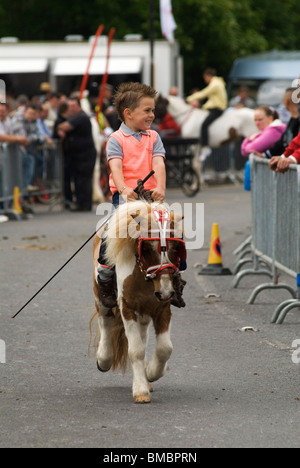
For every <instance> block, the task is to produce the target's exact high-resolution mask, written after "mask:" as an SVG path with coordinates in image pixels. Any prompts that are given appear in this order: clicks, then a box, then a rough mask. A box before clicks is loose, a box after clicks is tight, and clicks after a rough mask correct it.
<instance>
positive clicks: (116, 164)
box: [108, 158, 138, 201]
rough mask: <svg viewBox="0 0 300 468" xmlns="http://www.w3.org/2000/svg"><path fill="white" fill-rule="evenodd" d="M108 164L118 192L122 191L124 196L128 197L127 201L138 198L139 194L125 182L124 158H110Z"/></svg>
mask: <svg viewBox="0 0 300 468" xmlns="http://www.w3.org/2000/svg"><path fill="white" fill-rule="evenodd" d="M108 164H109V167H110V170H111V174H112V178H113V180H114V183H115V186H116V187H117V189H118V192H119V193H121V195H122V197H123V198H125V197H127V201H133V200H136V199H137V198H138V195H137V194H136V193H135V192H134V191H133V189H132V188H130V187H127V186H126V184H125V181H124V176H123V168H122V159H120V158H111V159H109V161H108Z"/></svg>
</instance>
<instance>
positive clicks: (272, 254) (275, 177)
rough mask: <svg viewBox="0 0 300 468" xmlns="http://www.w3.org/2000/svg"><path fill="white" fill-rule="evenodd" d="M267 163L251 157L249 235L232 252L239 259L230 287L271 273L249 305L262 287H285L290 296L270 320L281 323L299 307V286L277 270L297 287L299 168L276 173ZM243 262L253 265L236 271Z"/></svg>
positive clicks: (252, 295)
mask: <svg viewBox="0 0 300 468" xmlns="http://www.w3.org/2000/svg"><path fill="white" fill-rule="evenodd" d="M268 162H269V161H268V160H264V159H260V158H256V157H251V159H250V164H251V187H252V236H251V237H250V238H248V239H247V240H246V241H245V242H244V244H243V245H242V246H241V247H240V248H238V249H237V250H236V251H235V254H237V255H238V262H237V264H236V268H235V271H234V273H235V277H234V281H233V287H237V286H238V284H239V282H240V280H241V279H242V278H243V277H244V276H246V275H250V274H254V275H268V276H270V278H271V279H272V281H271V282H268V283H263V284H260V285H259V286H257V287H256V288H255V289H254V290H253V292H252V294H251V296H250V298H249V299H248V304H253V303H254V301H255V299H256V297H257V295H258V294H259V293H260V292H261V291H263V290H265V289H274V290H275V289H279V288H280V289H286V290H288V291H289V292H290V293H291V295H292V297H293V299H290V300H288V301H284V302H283V303H282V304H280V305H279V306H278V307H277V308H276V310H275V312H274V314H273V317H272V320H271V321H272V322H273V323H275V322H276V323H282V322H283V320H284V318H285V316H286V314H287V312H288V311H289V310H291V309H292V308H293V307H300V302H299V299H300V294H299V289H298V288H297V289H296V288H293V287H292V286H290V285H288V284H286V283H279V281H278V279H279V272H284V273H286V274H287V275H289V276H291V277H292V278H297V286H298V283H299V286H300V277H299V276H298V273H299V272H300V167H299V166H297V165H293V166H289V170H288V171H287V172H286V173H285V174H277V173H275V172H273V171H271V170H270V169H269V167H268ZM249 254H250V257H247V255H249ZM246 263H252V264H253V268H248V269H245V270H242V271H239V269H240V267H241V266H243V265H245V264H246ZM287 307H288V310H287Z"/></svg>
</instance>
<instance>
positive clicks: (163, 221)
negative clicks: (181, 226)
mask: <svg viewBox="0 0 300 468" xmlns="http://www.w3.org/2000/svg"><path fill="white" fill-rule="evenodd" d="M153 214H154V218H155V220H156V223H157V226H158V229H152V230H151V231H150V237H143V236H142V234H140V237H139V245H138V264H139V267H140V270H141V271H142V273H143V274H144V276H145V279H153V278H155V277H156V276H158V275H162V274H167V273H170V272H171V273H172V274H174V273H176V272H177V271H178V265H179V261H180V256H178V257H177V260H176V264H174V263H172V262H171V261H170V259H169V257H168V250H169V242H170V241H176V242H180V243H181V244H182V246H181V252H182V258H184V257H185V256H186V251H185V242H184V240H183V239H179V238H177V237H174V234H175V229H167V225H168V221H170V214H169V212H168V211H167V210H162V209H156V208H155V209H154V210H153ZM167 233H168V234H169V235H168V237H167ZM157 234H159V235H158V236H157ZM172 234H173V237H172ZM144 241H158V252H159V253H160V263H159V264H157V265H151V266H149V267H148V268H146V267H145V264H144V260H143V255H142V245H143V242H144Z"/></svg>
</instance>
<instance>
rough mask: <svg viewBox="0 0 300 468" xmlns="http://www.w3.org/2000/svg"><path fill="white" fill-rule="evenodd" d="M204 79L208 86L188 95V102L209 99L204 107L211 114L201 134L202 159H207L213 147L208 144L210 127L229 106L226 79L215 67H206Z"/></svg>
mask: <svg viewBox="0 0 300 468" xmlns="http://www.w3.org/2000/svg"><path fill="white" fill-rule="evenodd" d="M203 79H204V81H205V83H206V84H207V86H206V87H205V88H203V89H202V90H201V91H197V92H196V93H193V94H191V95H190V96H188V97H187V102H188V103H190V102H192V101H195V100H203V99H207V101H206V102H205V103H204V104H203V106H202V109H204V110H207V111H209V115H208V116H207V118H206V119H205V120H204V122H203V124H202V127H201V135H200V136H201V145H202V154H201V159H202V160H205V159H206V157H207V156H209V154H210V153H211V149H210V148H209V146H208V145H209V139H208V128H209V126H210V125H211V123H212V122H213V121H214V120H216V119H217V118H218V117H220V116H221V115H222V113H223V111H224V110H225V109H226V108H227V105H228V98H227V91H226V84H225V81H224V80H223V78H222V77H220V76H216V70H215V69H214V68H206V69H205V70H204V72H203Z"/></svg>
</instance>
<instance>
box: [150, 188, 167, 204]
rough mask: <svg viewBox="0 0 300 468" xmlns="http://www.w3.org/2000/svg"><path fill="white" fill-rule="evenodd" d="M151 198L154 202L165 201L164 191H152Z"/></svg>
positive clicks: (158, 189)
mask: <svg viewBox="0 0 300 468" xmlns="http://www.w3.org/2000/svg"><path fill="white" fill-rule="evenodd" d="M151 197H152V199H153V200H154V201H157V202H163V201H164V199H165V190H164V189H161V188H159V187H156V188H155V189H153V190H152V194H151Z"/></svg>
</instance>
